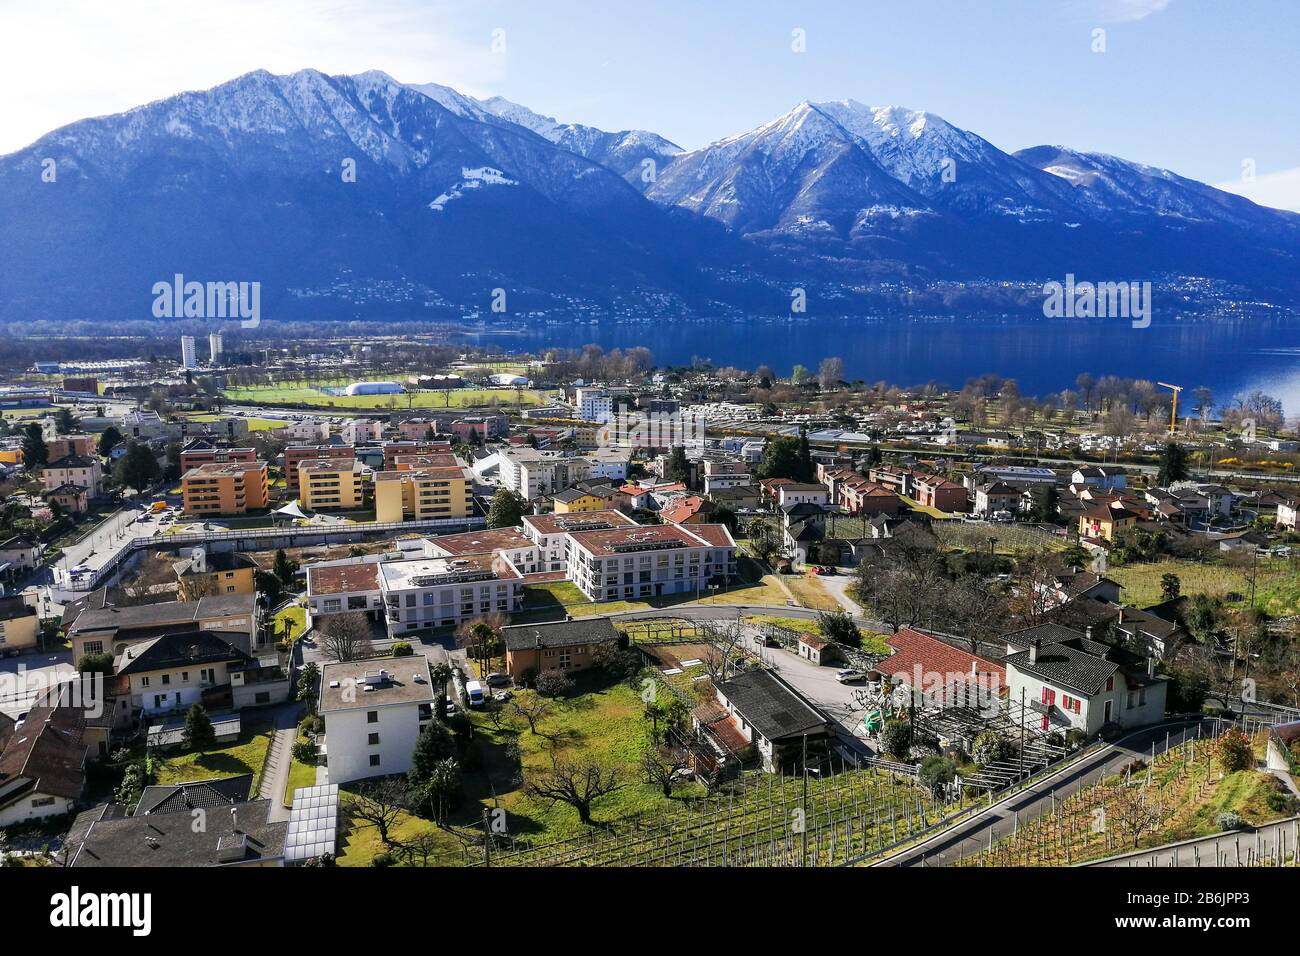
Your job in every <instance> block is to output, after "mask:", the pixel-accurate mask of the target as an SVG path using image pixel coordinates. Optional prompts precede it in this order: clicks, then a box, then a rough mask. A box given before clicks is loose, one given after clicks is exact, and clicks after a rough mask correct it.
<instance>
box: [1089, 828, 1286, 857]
mask: <svg viewBox="0 0 1300 956" xmlns="http://www.w3.org/2000/svg"><path fill="white" fill-rule="evenodd" d="M1297 846H1300V817H1288V818H1287V819H1285V820H1278V821H1277V822H1276V823H1268V824H1265V825H1264V826H1262V827H1259V828H1258V829H1255V830H1243V831H1241V832H1238V833H1219V834H1215V835H1214V836H1207V837H1201V838H1199V839H1196V840H1183V841H1181V842H1179V843H1169V844H1166V845H1165V846H1157V847H1152V848H1151V849H1149V850H1137V851H1135V852H1133V853H1124V854H1120V855H1119V856H1112V857H1107V858H1106V859H1104V860H1097V861H1096V862H1095V863H1085V864H1083V865H1084V866H1109V867H1115V866H1242V865H1243V864H1244V865H1249V864H1250V863H1251V862H1253V861H1254V860H1257V859H1259V858H1261V857H1263V858H1268V857H1273V856H1274V855H1275V854H1276V853H1277V852H1278V850H1279V849H1280V850H1281V852H1282V858H1283V859H1286V857H1287V856H1288V855H1289V854H1293V853H1295V851H1296V847H1297ZM1296 859H1300V856H1297V857H1296Z"/></svg>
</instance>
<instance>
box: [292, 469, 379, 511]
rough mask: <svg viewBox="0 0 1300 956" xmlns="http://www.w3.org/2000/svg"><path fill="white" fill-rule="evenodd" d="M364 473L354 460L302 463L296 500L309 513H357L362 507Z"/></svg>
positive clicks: (363, 499)
mask: <svg viewBox="0 0 1300 956" xmlns="http://www.w3.org/2000/svg"><path fill="white" fill-rule="evenodd" d="M365 470H366V466H365V465H363V464H362V463H361V462H359V461H357V460H356V459H355V458H354V459H350V460H349V459H329V458H322V459H320V460H317V461H304V462H302V463H300V464H299V465H298V500H299V501H300V502H301V504H302V506H303V507H304V508H306V509H307V510H309V511H357V510H359V509H361V508H363V507H365V487H364V485H363V484H362V482H361V477H362V475H363V474H364V473H365Z"/></svg>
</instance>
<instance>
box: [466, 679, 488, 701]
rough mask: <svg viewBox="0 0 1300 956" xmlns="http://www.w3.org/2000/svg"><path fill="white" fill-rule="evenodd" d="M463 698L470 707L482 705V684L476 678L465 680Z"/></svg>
mask: <svg viewBox="0 0 1300 956" xmlns="http://www.w3.org/2000/svg"><path fill="white" fill-rule="evenodd" d="M465 699H466V700H468V701H469V705H470V706H471V707H482V706H483V700H484V696H483V685H482V684H480V683H479V682H478V681H476V680H471V681H466V682H465Z"/></svg>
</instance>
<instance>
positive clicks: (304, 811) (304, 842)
mask: <svg viewBox="0 0 1300 956" xmlns="http://www.w3.org/2000/svg"><path fill="white" fill-rule="evenodd" d="M338 814H339V787H338V784H336V783H329V784H321V785H319V786H315V787H299V788H298V789H297V790H295V791H294V792H293V809H292V810H291V811H290V812H289V830H288V833H287V835H286V836H285V841H284V859H285V862H287V863H292V862H301V861H303V860H310V859H312V858H313V857H318V856H321V855H322V854H324V853H334V852H335V843H336V839H337V836H338Z"/></svg>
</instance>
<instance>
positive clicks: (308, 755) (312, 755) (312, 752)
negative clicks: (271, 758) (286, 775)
mask: <svg viewBox="0 0 1300 956" xmlns="http://www.w3.org/2000/svg"><path fill="white" fill-rule="evenodd" d="M317 753H318V751H317V748H316V745H315V744H314V743H312V742H311V741H310V740H299V741H298V742H297V743H295V744H294V745H293V759H294V760H296V761H298V762H299V763H305V764H314V763H315V762H316V755H317Z"/></svg>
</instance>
